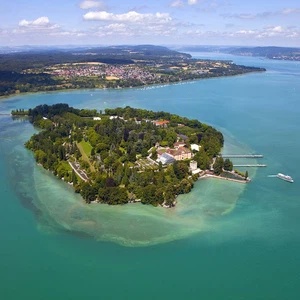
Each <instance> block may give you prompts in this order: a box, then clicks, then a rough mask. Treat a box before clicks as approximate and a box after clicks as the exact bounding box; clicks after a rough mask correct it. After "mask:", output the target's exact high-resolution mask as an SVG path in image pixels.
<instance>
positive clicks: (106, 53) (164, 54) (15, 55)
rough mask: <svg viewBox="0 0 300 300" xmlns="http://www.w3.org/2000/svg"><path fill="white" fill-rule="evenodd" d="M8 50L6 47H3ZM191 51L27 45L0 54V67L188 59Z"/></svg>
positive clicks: (13, 69) (5, 68)
mask: <svg viewBox="0 0 300 300" xmlns="http://www.w3.org/2000/svg"><path fill="white" fill-rule="evenodd" d="M6 51H7V49H6ZM189 58H191V55H189V54H186V53H180V52H178V51H174V50H170V49H168V48H166V47H162V46H152V45H138V46H126V45H124V46H108V47H85V48H78V47H77V48H74V49H72V48H71V49H63V48H56V49H55V48H52V49H45V48H44V49H43V48H42V49H39V48H34V49H28V50H27V51H22V52H15V51H13V50H12V52H11V53H5V54H0V71H15V72H20V71H22V70H24V69H28V68H41V67H44V66H49V65H54V64H62V63H77V62H89V61H94V62H102V63H107V64H133V63H134V60H164V59H168V60H172V59H173V60H176V59H189Z"/></svg>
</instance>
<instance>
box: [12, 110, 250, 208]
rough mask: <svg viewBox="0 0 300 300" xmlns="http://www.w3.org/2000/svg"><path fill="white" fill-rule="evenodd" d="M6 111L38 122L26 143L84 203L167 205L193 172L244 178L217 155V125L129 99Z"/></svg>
mask: <svg viewBox="0 0 300 300" xmlns="http://www.w3.org/2000/svg"><path fill="white" fill-rule="evenodd" d="M12 115H14V116H19V115H28V116H29V118H30V122H32V123H33V124H34V125H35V126H38V127H39V128H41V129H42V130H41V131H40V132H39V133H37V134H34V135H33V136H32V137H31V138H30V140H29V141H28V142H26V144H25V145H26V147H27V148H28V149H30V150H32V151H34V157H35V159H36V161H37V163H38V164H40V165H42V166H43V167H44V168H45V169H48V170H50V171H51V172H53V174H54V175H56V176H57V177H59V178H61V179H63V180H64V181H66V182H68V183H70V184H72V185H73V187H74V190H75V192H77V193H80V194H81V196H82V197H83V199H84V200H85V201H86V202H87V203H91V202H99V203H108V204H125V203H128V202H137V201H140V202H142V203H143V204H152V205H154V206H164V207H171V206H174V205H175V203H176V202H175V198H176V196H177V195H179V194H184V193H189V192H190V191H191V189H192V188H193V185H194V182H195V180H197V179H199V175H207V174H208V175H217V176H219V175H221V174H223V173H224V174H225V176H224V177H226V178H228V179H233V180H239V181H242V182H245V178H244V177H241V175H242V176H244V174H241V175H236V176H234V175H233V174H234V173H233V172H229V171H232V162H231V161H230V160H229V159H225V161H224V160H223V158H222V157H220V156H218V153H219V152H220V150H221V148H222V146H223V143H224V138H223V135H222V133H221V132H219V131H217V130H216V129H215V128H213V127H211V126H209V125H207V124H204V123H201V122H199V121H198V120H190V119H188V118H185V117H180V116H178V115H174V114H170V113H167V112H162V111H159V112H153V111H148V110H144V109H135V108H131V107H128V106H127V107H125V108H115V109H105V112H102V111H97V110H88V109H75V108H73V107H69V106H68V105H67V104H55V105H52V106H48V105H39V106H37V107H35V108H33V109H29V110H28V111H24V110H16V111H12ZM212 165H213V168H212V167H211V166H212ZM207 169H213V171H205V170H207ZM226 174H227V175H226ZM228 174H230V176H228ZM246 178H247V176H246Z"/></svg>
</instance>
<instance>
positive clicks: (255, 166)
mask: <svg viewBox="0 0 300 300" xmlns="http://www.w3.org/2000/svg"><path fill="white" fill-rule="evenodd" d="M233 166H234V167H250V168H259V167H266V166H267V165H265V164H254V165H248V164H247V165H246V164H244V165H233Z"/></svg>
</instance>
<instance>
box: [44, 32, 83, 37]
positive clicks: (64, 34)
mask: <svg viewBox="0 0 300 300" xmlns="http://www.w3.org/2000/svg"><path fill="white" fill-rule="evenodd" d="M50 35H51V36H57V37H82V36H86V35H87V34H86V33H84V32H80V31H76V30H74V31H58V32H51V33H50Z"/></svg>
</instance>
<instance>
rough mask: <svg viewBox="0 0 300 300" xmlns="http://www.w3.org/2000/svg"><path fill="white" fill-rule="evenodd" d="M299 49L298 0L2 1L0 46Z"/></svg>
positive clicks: (299, 13)
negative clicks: (265, 47) (149, 45)
mask: <svg viewBox="0 0 300 300" xmlns="http://www.w3.org/2000/svg"><path fill="white" fill-rule="evenodd" d="M115 44H156V45H237V46H294V47H300V1H299V0H285V1H282V0H280V1H279V0H239V1H238V0H229V1H222V0H221V1H218V0H216V1H211V0H170V1H168V0H152V1H149V0H148V1H146V0H126V1H120V0H118V1H117V0H103V1H102V0H101V1H96V0H95V1H94V0H88V1H87V0H85V1H76V0H51V1H50V0H26V1H24V0H12V1H8V0H0V46H21V45H42V46H43V45H47V46H48V45H115Z"/></svg>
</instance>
